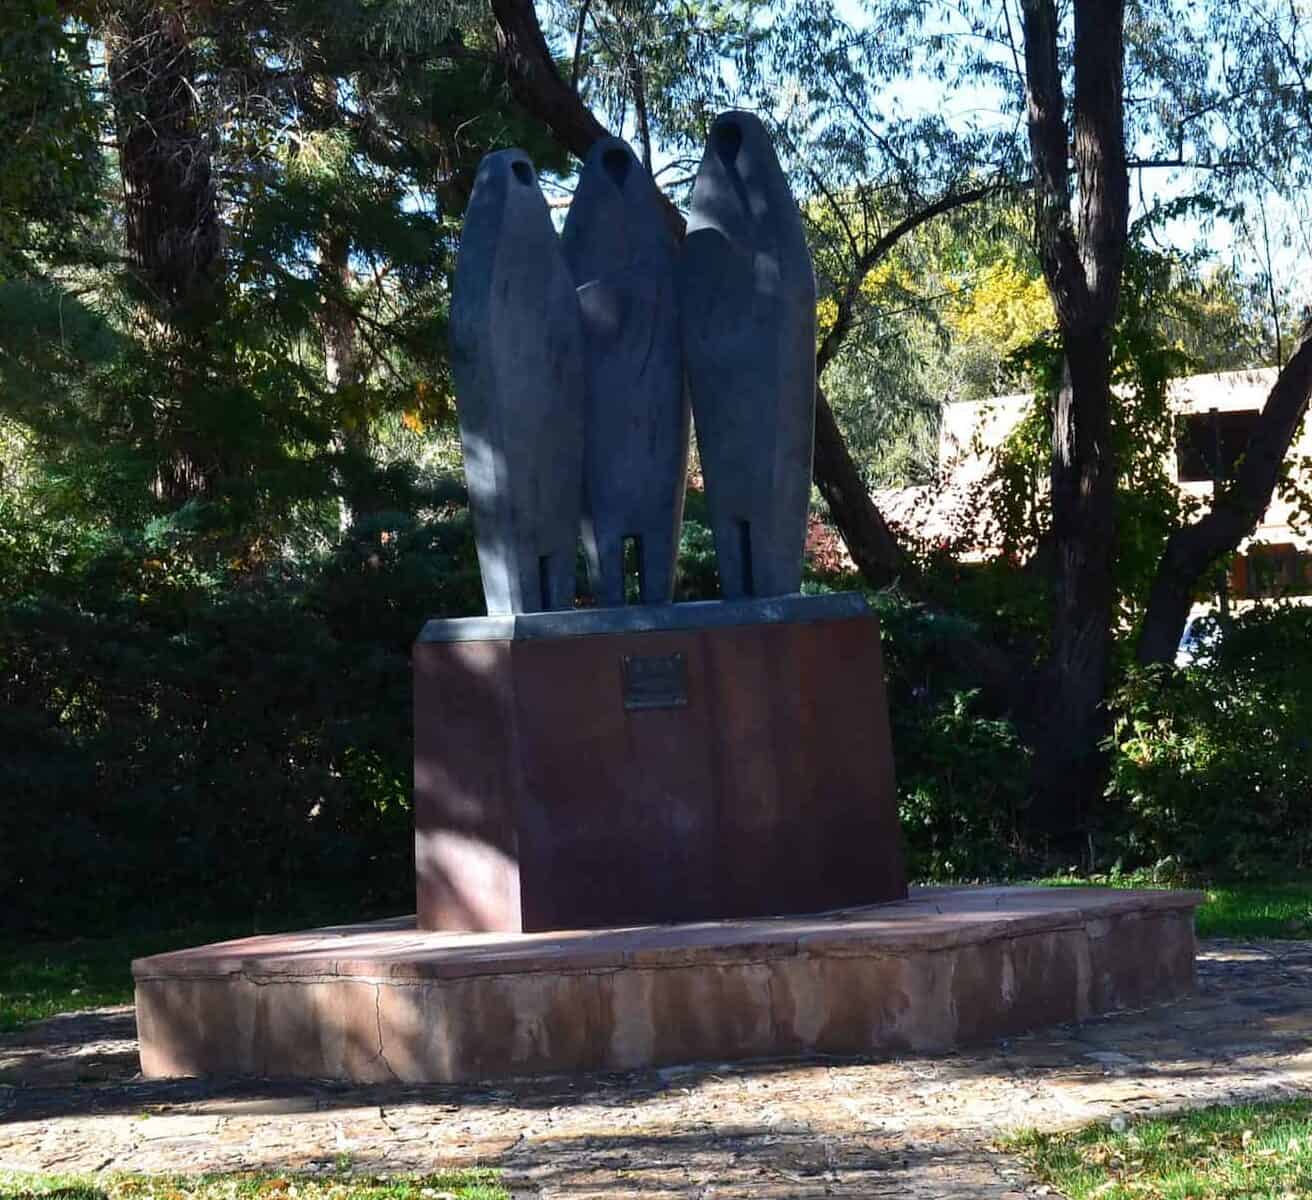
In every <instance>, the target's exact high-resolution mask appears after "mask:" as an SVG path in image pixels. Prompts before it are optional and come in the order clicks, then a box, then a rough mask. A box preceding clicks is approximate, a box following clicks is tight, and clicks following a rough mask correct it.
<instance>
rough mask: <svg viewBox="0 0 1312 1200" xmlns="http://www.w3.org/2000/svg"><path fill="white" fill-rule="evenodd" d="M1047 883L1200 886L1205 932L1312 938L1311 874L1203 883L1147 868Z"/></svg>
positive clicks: (1208, 934)
mask: <svg viewBox="0 0 1312 1200" xmlns="http://www.w3.org/2000/svg"><path fill="white" fill-rule="evenodd" d="M1040 882H1041V883H1042V884H1043V885H1044V886H1045V887H1089V886H1095V887H1121V888H1161V887H1183V888H1197V889H1198V890H1199V891H1201V892H1203V893H1205V894H1206V896H1207V899H1206V901H1205V902H1204V903H1203V905H1202V906H1201V907H1200V908H1199V909H1198V916H1197V925H1196V928H1197V930H1198V936H1199V937H1203V938H1238V939H1248V938H1277V939H1279V938H1312V880H1307V881H1291V882H1287V883H1260V882H1255V883H1232V884H1201V883H1189V882H1187V881H1179V880H1172V881H1169V882H1164V881H1163V880H1161V879H1160V878H1159V877H1157V876H1154V875H1152V874H1150V873H1146V872H1136V873H1132V874H1126V875H1122V874H1115V875H1092V876H1078V875H1060V876H1056V877H1054V878H1051V879H1043V880H1040Z"/></svg>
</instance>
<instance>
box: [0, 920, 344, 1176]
mask: <svg viewBox="0 0 1312 1200" xmlns="http://www.w3.org/2000/svg"><path fill="white" fill-rule="evenodd" d="M360 919H361V920H364V919H367V918H364V917H362V918H360ZM331 921H332V918H331V917H330V916H325V915H323V914H322V913H315V914H313V915H312V916H308V917H306V916H302V917H300V918H297V917H296V916H295V915H293V916H291V917H288V918H287V919H286V920H284V921H275V922H272V923H271V924H269V923H266V924H264V925H263V926H262V927H258V928H257V927H256V925H255V923H254V922H253V921H252V920H251V918H250V917H246V918H245V919H242V920H239V919H233V920H229V921H226V922H222V921H220V922H206V923H204V924H195V925H189V926H186V927H183V928H179V929H172V930H165V931H163V932H161V931H159V930H153V931H150V932H146V933H125V934H123V935H121V936H120V937H111V938H73V939H71V940H66V941H47V942H26V943H23V942H13V941H10V942H8V943H7V944H6V943H5V942H0V1032H3V1031H5V1030H12V1029H19V1028H21V1027H22V1026H24V1025H27V1024H30V1023H31V1022H32V1021H39V1020H41V1019H43V1018H44V1017H51V1016H54V1015H55V1014H56V1013H66V1012H77V1011H80V1010H81V1009H85V1008H98V1007H100V1006H101V1005H106V1004H130V1003H131V1002H132V960H133V959H134V958H144V957H146V956H147V955H149V954H162V953H163V952H164V951H166V950H180V949H182V948H183V947H184V946H201V945H205V944H206V943H208V942H221V941H225V940H227V939H228V938H235V937H248V936H250V935H251V934H253V933H276V932H280V931H283V930H287V929H306V928H312V927H314V926H316V925H327V924H330V923H331ZM0 1200H3V1193H0Z"/></svg>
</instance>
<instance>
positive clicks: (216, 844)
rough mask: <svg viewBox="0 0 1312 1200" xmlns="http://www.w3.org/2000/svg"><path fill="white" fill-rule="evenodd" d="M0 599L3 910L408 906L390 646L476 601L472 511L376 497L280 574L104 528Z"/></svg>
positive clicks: (400, 730) (404, 691)
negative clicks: (28, 586)
mask: <svg viewBox="0 0 1312 1200" xmlns="http://www.w3.org/2000/svg"><path fill="white" fill-rule="evenodd" d="M73 558H74V560H75V563H74V566H73V567H72V568H70V570H68V571H65V572H63V573H61V574H60V575H59V576H58V578H57V579H49V578H47V579H44V580H42V581H41V582H42V588H41V590H40V591H39V592H37V593H35V594H31V593H29V594H13V592H12V591H11V592H10V594H8V595H5V596H3V598H0V796H3V798H4V803H3V804H2V805H0V892H2V893H3V897H2V907H0V912H2V913H3V916H2V917H0V920H3V922H4V923H5V924H6V925H10V926H14V927H17V928H18V929H20V930H25V931H29V932H38V931H41V932H50V933H55V932H64V931H68V930H71V929H78V930H92V931H94V930H97V929H104V928H107V927H111V926H121V925H122V924H124V923H126V922H132V923H134V924H138V925H140V924H143V923H154V922H160V923H170V922H175V921H178V920H180V919H186V918H190V917H194V916H195V915H196V914H197V913H198V912H204V913H207V914H208V913H214V912H224V913H230V914H236V913H242V914H244V913H247V912H254V911H259V910H281V911H284V912H285V911H288V910H292V911H300V910H303V909H307V908H311V907H313V908H316V909H324V908H325V906H333V905H336V906H337V908H338V909H339V911H340V914H341V915H342V916H344V917H345V916H350V915H353V914H355V913H357V912H367V911H372V910H374V909H377V908H379V907H380V906H390V907H392V908H393V909H398V908H399V909H404V908H406V907H407V906H408V905H409V904H410V903H411V886H412V885H411V880H412V872H411V868H410V846H411V841H410V795H409V793H410V757H411V745H412V740H411V731H410V727H411V713H410V671H409V654H408V651H409V645H410V643H411V641H412V640H413V638H414V635H415V633H416V631H417V630H418V628H419V626H420V624H421V623H422V621H423V620H424V619H425V618H427V617H429V616H432V615H435V614H442V613H447V614H457V613H460V614H463V613H468V612H471V611H476V608H475V606H476V604H477V603H478V602H479V600H478V597H479V595H480V593H479V591H478V581H477V568H476V566H474V556H473V551H472V536H471V533H470V528H469V522H468V518H467V515H465V514H463V513H458V512H457V513H452V514H450V515H448V516H446V517H444V518H442V519H432V520H429V521H416V520H414V519H413V518H408V517H403V516H400V515H397V514H393V515H381V516H379V517H378V518H376V519H375V520H374V521H373V522H372V523H371V524H370V525H366V526H363V527H361V528H360V529H357V530H356V531H355V532H354V534H353V535H352V536H351V537H349V538H347V539H346V540H345V541H343V543H342V544H341V545H340V546H338V547H337V548H336V549H335V550H334V551H333V552H332V553H330V554H328V555H327V556H326V557H324V558H323V559H322V560H319V561H316V562H314V563H313V564H312V565H309V566H307V567H306V569H305V570H304V571H303V572H301V573H299V574H298V575H289V574H287V573H286V572H285V571H283V572H280V571H273V570H271V569H265V570H252V569H251V568H250V567H249V566H244V567H242V568H241V569H240V570H226V571H225V570H219V569H216V568H215V567H213V566H210V567H209V568H208V569H207V570H202V569H200V568H199V567H198V566H197V565H196V562H197V559H196V557H195V556H194V555H193V554H192V553H191V548H190V546H189V543H188V541H187V539H186V538H185V537H181V536H179V537H175V538H173V539H171V540H170V544H168V545H163V546H162V545H159V544H151V542H150V540H149V539H146V538H144V537H126V536H124V537H119V538H117V539H115V538H112V537H109V536H105V537H102V538H100V539H99V544H98V546H97V547H96V548H95V550H94V552H91V551H88V552H87V553H85V554H80V555H75V556H73Z"/></svg>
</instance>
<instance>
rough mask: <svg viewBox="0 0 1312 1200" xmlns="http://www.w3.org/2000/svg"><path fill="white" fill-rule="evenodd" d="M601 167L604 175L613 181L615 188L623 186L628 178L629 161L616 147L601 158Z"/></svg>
mask: <svg viewBox="0 0 1312 1200" xmlns="http://www.w3.org/2000/svg"><path fill="white" fill-rule="evenodd" d="M601 165H602V166H603V167H604V168H605V171H606V174H607V175H609V176H610V177H611V179H613V180H614V181H615V186H616V187H617V188H622V187H623V186H624V181H625V180H626V179H628V177H629V167H630V165H631V160H630V158H629V156H628V155H627V154H625V153H624V151H623V150H621V149H620V148H619V147H618V146H613V147H612V148H611V149H609V150H607V151H606V153H605V154H603V155H602V156H601Z"/></svg>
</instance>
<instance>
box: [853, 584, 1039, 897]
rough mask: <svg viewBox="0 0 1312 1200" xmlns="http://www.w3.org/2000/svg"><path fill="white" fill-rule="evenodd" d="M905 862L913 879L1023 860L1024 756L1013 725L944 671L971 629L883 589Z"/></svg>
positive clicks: (988, 872) (1015, 865)
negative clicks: (955, 644) (953, 647)
mask: <svg viewBox="0 0 1312 1200" xmlns="http://www.w3.org/2000/svg"><path fill="white" fill-rule="evenodd" d="M873 600H874V605H875V608H876V610H877V611H878V614H879V618H880V623H881V627H882V634H883V643H884V674H885V678H886V680H887V684H888V703H889V717H890V721H891V724H892V727H893V751H894V758H895V767H896V774H897V794H898V811H899V814H900V816H901V818H902V832H903V837H904V839H905V842H906V848H907V856H908V865H909V867H910V870H911V873H912V875H913V876H914V877H915V878H918V879H937V880H960V879H983V878H996V877H998V876H1005V875H1012V874H1016V873H1017V872H1019V871H1021V870H1022V869H1023V866H1024V864H1025V863H1026V862H1027V861H1028V858H1027V854H1026V847H1025V844H1024V839H1023V836H1022V832H1023V829H1024V810H1025V804H1026V793H1027V787H1028V782H1029V752H1028V750H1027V749H1026V748H1025V746H1024V745H1023V743H1022V742H1021V741H1020V738H1019V737H1018V735H1017V732H1016V729H1015V726H1014V725H1012V723H1011V722H1010V721H1009V720H1007V719H1006V718H1005V717H1003V716H1001V715H998V714H990V713H988V712H987V711H985V710H984V708H983V706H982V705H981V702H980V697H979V694H978V693H977V692H976V691H974V690H971V689H970V688H969V685H968V682H967V681H966V680H965V678H964V677H962V676H960V675H958V674H956V673H954V672H953V671H952V669H951V666H950V664H951V661H952V657H953V656H952V654H951V652H950V651H949V652H947V653H944V647H945V646H948V647H950V645H951V643H952V641H953V640H954V639H955V638H957V637H959V636H961V635H962V634H963V633H965V632H967V631H968V627H967V626H966V623H965V622H960V621H950V620H948V619H946V618H943V617H941V616H938V615H935V614H933V613H931V612H929V611H927V610H926V609H924V608H923V607H921V606H919V605H915V604H910V603H907V602H905V601H903V600H901V599H900V598H899V597H898V596H897V594H896V593H893V592H885V593H881V594H879V595H877V596H875V597H874V598H873Z"/></svg>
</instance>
